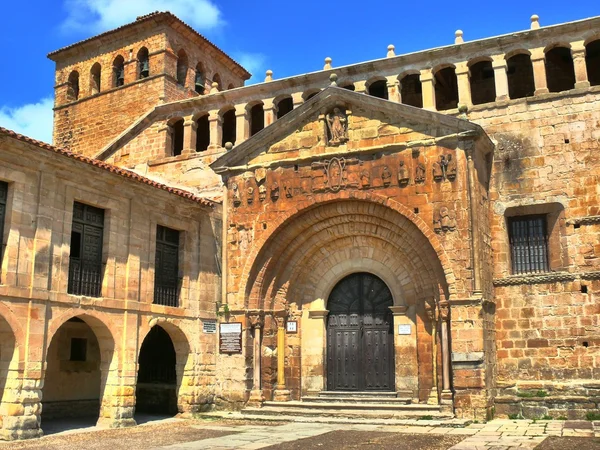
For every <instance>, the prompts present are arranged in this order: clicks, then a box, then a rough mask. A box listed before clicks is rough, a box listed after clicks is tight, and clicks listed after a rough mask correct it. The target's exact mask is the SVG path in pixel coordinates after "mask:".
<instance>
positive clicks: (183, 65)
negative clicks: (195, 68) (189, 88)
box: [177, 49, 189, 86]
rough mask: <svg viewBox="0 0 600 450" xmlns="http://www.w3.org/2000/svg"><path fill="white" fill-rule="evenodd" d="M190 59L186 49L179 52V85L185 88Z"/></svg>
mask: <svg viewBox="0 0 600 450" xmlns="http://www.w3.org/2000/svg"><path fill="white" fill-rule="evenodd" d="M188 66H189V63H188V57H187V53H186V52H185V50H184V49H181V50H179V52H177V84H178V85H180V86H185V85H186V82H187V75H188Z"/></svg>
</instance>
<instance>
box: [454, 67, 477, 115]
mask: <svg viewBox="0 0 600 450" xmlns="http://www.w3.org/2000/svg"><path fill="white" fill-rule="evenodd" d="M455 73H456V82H457V84H458V104H459V105H467V106H471V105H472V104H473V102H472V101H471V83H470V82H469V67H468V66H467V63H466V62H462V63H458V64H456V69H455Z"/></svg>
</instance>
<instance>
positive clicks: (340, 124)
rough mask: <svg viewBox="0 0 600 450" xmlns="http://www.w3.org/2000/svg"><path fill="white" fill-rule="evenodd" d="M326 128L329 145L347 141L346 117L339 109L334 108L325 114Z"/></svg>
mask: <svg viewBox="0 0 600 450" xmlns="http://www.w3.org/2000/svg"><path fill="white" fill-rule="evenodd" d="M326 120H327V128H328V129H329V136H330V138H329V145H340V144H343V143H344V142H347V141H348V119H347V118H346V115H345V114H344V113H342V112H341V111H340V108H334V109H333V112H332V113H329V114H327V118H326Z"/></svg>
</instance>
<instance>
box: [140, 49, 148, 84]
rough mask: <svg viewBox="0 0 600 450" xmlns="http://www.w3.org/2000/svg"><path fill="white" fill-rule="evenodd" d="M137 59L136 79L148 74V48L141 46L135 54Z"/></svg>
mask: <svg viewBox="0 0 600 450" xmlns="http://www.w3.org/2000/svg"><path fill="white" fill-rule="evenodd" d="M137 60H138V80H140V79H142V78H148V77H149V76H150V59H149V58H148V49H147V48H146V47H142V48H141V49H140V51H139V52H138V54H137Z"/></svg>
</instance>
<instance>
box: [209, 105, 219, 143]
mask: <svg viewBox="0 0 600 450" xmlns="http://www.w3.org/2000/svg"><path fill="white" fill-rule="evenodd" d="M208 128H209V130H210V145H209V146H208V148H209V149H216V148H221V141H222V140H223V118H222V117H221V114H219V110H217V109H214V110H212V111H209V112H208Z"/></svg>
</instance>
